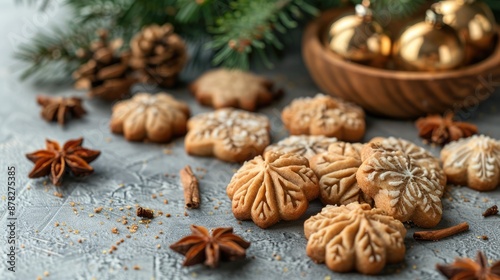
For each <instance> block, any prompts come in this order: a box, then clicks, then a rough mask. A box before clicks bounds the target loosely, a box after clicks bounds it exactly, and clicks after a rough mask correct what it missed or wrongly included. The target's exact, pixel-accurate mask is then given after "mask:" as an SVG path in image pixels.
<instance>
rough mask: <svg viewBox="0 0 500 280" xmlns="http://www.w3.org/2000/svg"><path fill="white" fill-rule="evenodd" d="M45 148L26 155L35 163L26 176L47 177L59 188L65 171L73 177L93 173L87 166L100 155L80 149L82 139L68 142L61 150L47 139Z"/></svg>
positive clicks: (97, 152) (96, 152) (98, 152)
mask: <svg viewBox="0 0 500 280" xmlns="http://www.w3.org/2000/svg"><path fill="white" fill-rule="evenodd" d="M45 142H46V148H45V149H44V150H38V151H35V152H33V153H30V154H27V155H26V157H27V158H28V159H29V160H31V161H32V162H34V163H35V167H33V170H31V172H30V174H29V175H28V176H29V177H30V178H39V177H43V176H47V175H49V176H50V178H51V179H52V183H53V184H54V185H56V186H60V185H61V183H62V177H63V175H64V173H65V172H66V171H71V173H72V174H73V175H75V176H86V175H90V174H91V173H92V172H94V169H93V168H92V167H91V166H90V165H89V163H90V162H92V161H93V160H95V159H96V158H97V157H98V156H99V155H100V154H101V152H100V151H96V150H90V149H86V148H84V147H82V143H83V138H79V139H74V140H69V141H68V142H66V143H65V144H64V146H63V147H62V148H61V146H60V145H59V143H58V142H56V141H53V140H49V139H47V140H46V141H45Z"/></svg>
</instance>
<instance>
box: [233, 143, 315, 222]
mask: <svg viewBox="0 0 500 280" xmlns="http://www.w3.org/2000/svg"><path fill="white" fill-rule="evenodd" d="M226 191H227V195H228V196H229V198H230V199H231V200H232V209H233V214H234V216H235V217H236V218H237V219H239V220H250V219H251V220H253V222H254V223H255V224H256V225H258V226H259V227H261V228H267V227H270V226H272V225H274V224H276V223H277V222H279V221H280V220H286V221H289V220H296V219H298V218H300V216H302V214H304V212H305V211H306V210H307V207H308V206H309V201H311V200H313V199H315V198H316V197H318V179H317V178H316V175H315V174H314V171H312V169H311V168H309V162H308V160H307V159H306V158H305V157H302V156H299V155H295V154H290V153H288V154H282V153H276V152H273V151H270V152H267V153H265V154H264V157H262V156H257V157H255V158H254V159H252V160H250V161H247V162H245V164H244V165H243V166H242V167H241V168H240V169H239V170H238V172H236V173H235V174H234V176H233V178H232V179H231V182H230V183H229V185H228V186H227V189H226Z"/></svg>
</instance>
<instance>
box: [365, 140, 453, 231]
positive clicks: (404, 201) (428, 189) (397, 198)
mask: <svg viewBox="0 0 500 280" xmlns="http://www.w3.org/2000/svg"><path fill="white" fill-rule="evenodd" d="M356 179H357V181H358V185H359V187H360V188H361V190H362V191H363V192H364V193H365V194H367V195H369V196H370V197H372V198H373V200H374V201H375V206H376V207H377V208H380V209H382V210H384V211H386V212H387V213H388V214H389V215H391V216H393V217H394V218H396V219H398V220H400V221H402V222H405V221H408V220H411V221H413V222H414V223H415V224H416V225H417V226H420V227H424V228H431V227H434V226H436V225H437V224H438V223H439V221H440V220H441V216H442V205H441V197H442V196H443V190H444V187H445V185H446V177H445V176H444V172H443V171H442V169H441V168H440V167H439V165H436V164H435V162H434V161H432V160H417V159H416V158H415V157H413V156H412V155H411V154H408V153H404V152H402V151H392V150H383V149H379V150H378V151H376V152H375V153H373V154H371V155H370V156H369V157H368V158H367V159H366V160H365V161H364V162H363V164H361V166H360V167H359V169H358V171H357V173H356Z"/></svg>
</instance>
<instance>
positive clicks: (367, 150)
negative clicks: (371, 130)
mask: <svg viewBox="0 0 500 280" xmlns="http://www.w3.org/2000/svg"><path fill="white" fill-rule="evenodd" d="M380 151H401V152H403V153H404V154H405V155H409V156H411V157H412V158H413V159H415V160H418V161H423V162H428V161H433V162H434V163H435V164H437V165H439V160H438V159H437V158H436V157H434V156H433V155H432V154H431V153H429V152H428V151H426V150H425V149H424V148H422V147H419V146H417V145H415V144H414V143H412V142H410V141H408V140H405V139H402V138H395V137H388V138H384V137H375V138H373V139H372V140H370V142H368V143H367V145H365V146H364V147H363V150H362V151H361V160H363V161H364V160H365V159H367V158H369V157H370V156H371V155H373V154H374V153H376V152H380Z"/></svg>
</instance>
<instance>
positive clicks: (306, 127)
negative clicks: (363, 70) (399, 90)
mask: <svg viewBox="0 0 500 280" xmlns="http://www.w3.org/2000/svg"><path fill="white" fill-rule="evenodd" d="M281 119H282V120H283V123H284V125H285V127H286V128H287V129H288V131H290V134H293V135H298V134H307V135H324V136H328V137H337V138H338V139H339V140H343V141H349V142H352V141H359V140H361V138H363V135H364V134H365V113H364V111H363V109H361V107H358V106H356V105H354V104H351V103H348V102H345V101H342V100H340V99H337V98H334V97H329V96H326V95H322V94H318V95H316V97H314V98H311V97H305V98H298V99H295V100H294V101H292V103H291V104H290V105H288V106H287V107H286V108H285V109H283V112H282V113H281Z"/></svg>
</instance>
